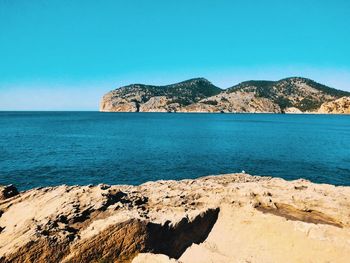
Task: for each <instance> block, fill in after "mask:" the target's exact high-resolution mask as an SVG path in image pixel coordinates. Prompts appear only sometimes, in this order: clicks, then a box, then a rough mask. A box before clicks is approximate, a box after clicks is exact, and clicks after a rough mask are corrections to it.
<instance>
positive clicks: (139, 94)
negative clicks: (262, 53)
mask: <svg viewBox="0 0 350 263" xmlns="http://www.w3.org/2000/svg"><path fill="white" fill-rule="evenodd" d="M342 97H344V98H343V100H349V98H350V92H346V91H341V90H337V89H333V88H330V87H327V86H325V85H322V84H320V83H317V82H315V81H313V80H310V79H306V78H300V77H293V78H286V79H282V80H279V81H246V82H242V83H240V84H238V85H236V86H233V87H231V88H228V89H220V88H219V87H217V86H215V85H213V84H212V83H211V82H209V81H208V80H206V79H204V78H197V79H190V80H187V81H183V82H180V83H177V84H172V85H167V86H152V85H143V84H132V85H129V86H125V87H121V88H118V89H115V90H113V91H111V92H109V93H107V94H106V95H104V96H103V98H102V100H101V102H100V111H104V112H221V113H225V112H226V113H229V112H233V113H340V114H343V113H348V112H349V111H350V106H349V103H342V104H341V106H340V107H337V106H336V105H339V103H341V102H339V101H338V100H339V99H340V98H342ZM327 105H328V106H327ZM332 105H333V106H332Z"/></svg>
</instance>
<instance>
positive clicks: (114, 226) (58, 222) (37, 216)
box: [0, 174, 350, 263]
mask: <svg viewBox="0 0 350 263" xmlns="http://www.w3.org/2000/svg"><path fill="white" fill-rule="evenodd" d="M349 251H350V187H341V186H339V187H336V186H332V185H325V184H314V183H311V182H309V181H306V180H303V179H300V180H296V181H285V180H283V179H280V178H271V177H258V176H251V175H247V174H228V175H220V176H209V177H203V178H199V179H195V180H182V181H171V180H170V181H156V182H149V183H145V184H142V185H140V186H127V185H114V186H109V185H103V184H101V185H97V186H92V185H89V186H65V185H63V186H57V187H45V188H37V189H32V190H29V191H25V192H20V193H18V194H15V195H12V196H7V197H5V198H3V199H2V200H0V262H136V263H140V262H184V263H187V262H348V260H349Z"/></svg>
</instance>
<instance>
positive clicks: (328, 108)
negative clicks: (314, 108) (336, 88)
mask: <svg viewBox="0 0 350 263" xmlns="http://www.w3.org/2000/svg"><path fill="white" fill-rule="evenodd" d="M318 113H332V114H350V97H342V98H340V99H337V100H334V101H330V102H325V103H323V104H322V105H321V107H320V109H319V110H318Z"/></svg>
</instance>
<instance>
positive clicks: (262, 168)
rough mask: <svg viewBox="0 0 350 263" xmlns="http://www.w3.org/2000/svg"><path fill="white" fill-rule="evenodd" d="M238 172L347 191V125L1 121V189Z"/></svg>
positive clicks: (46, 116)
mask: <svg viewBox="0 0 350 263" xmlns="http://www.w3.org/2000/svg"><path fill="white" fill-rule="evenodd" d="M242 170H245V171H246V172H247V173H250V174H255V175H272V176H278V177H283V178H285V179H296V178H300V177H303V178H307V179H309V180H312V181H314V182H322V183H331V184H336V185H350V116H339V115H336V116H335V115H273V114H166V113H99V112H0V184H10V183H13V184H15V185H16V186H17V187H19V188H20V189H22V190H23V189H28V188H32V187H37V186H47V185H59V184H70V185H72V184H90V183H91V184H97V183H101V182H103V183H108V184H140V183H143V182H146V181H149V180H158V179H182V178H195V177H199V176H204V175H210V174H222V173H233V172H240V171H242Z"/></svg>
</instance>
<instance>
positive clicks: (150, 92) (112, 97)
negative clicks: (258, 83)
mask: <svg viewBox="0 0 350 263" xmlns="http://www.w3.org/2000/svg"><path fill="white" fill-rule="evenodd" d="M221 91H222V90H221V89H220V88H218V87H216V86H215V85H213V84H212V83H210V82H209V81H208V80H206V79H204V78H196V79H190V80H186V81H183V82H180V83H176V84H172V85H167V86H152V85H144V84H132V85H128V86H125V87H121V88H119V89H116V90H113V91H111V92H109V93H107V94H106V95H105V96H104V97H103V98H102V101H101V103H100V110H101V111H126V112H138V111H147V112H148V111H156V112H158V111H160V112H168V111H171V112H173V111H178V110H179V109H180V108H182V107H185V106H187V105H190V104H193V103H196V102H198V101H200V100H201V99H204V98H207V97H210V96H213V95H216V94H219V93H220V92H221Z"/></svg>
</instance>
